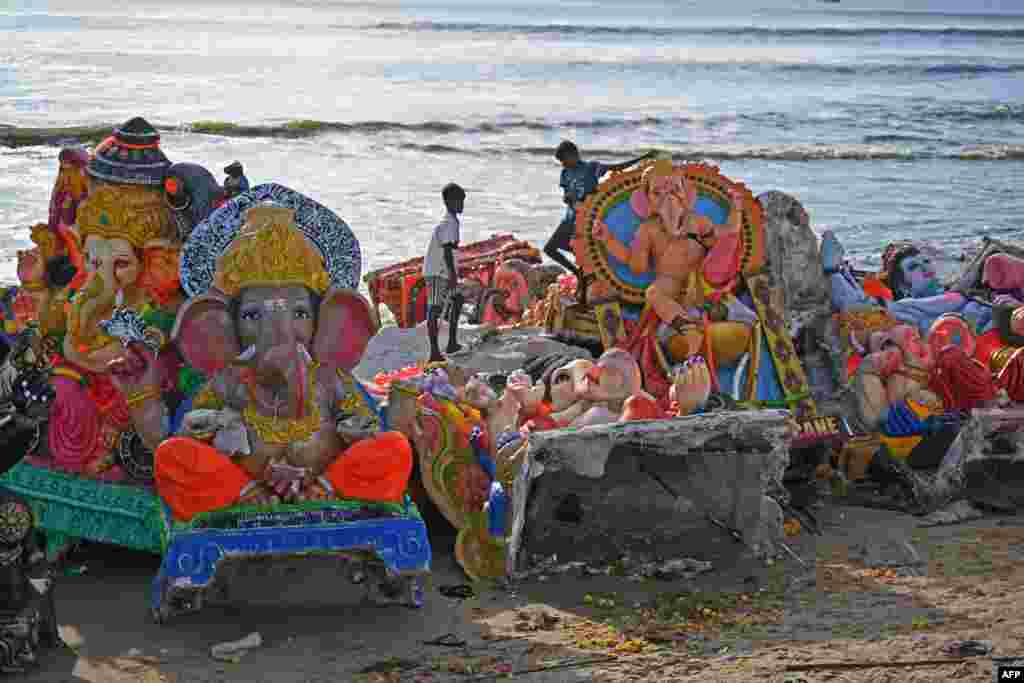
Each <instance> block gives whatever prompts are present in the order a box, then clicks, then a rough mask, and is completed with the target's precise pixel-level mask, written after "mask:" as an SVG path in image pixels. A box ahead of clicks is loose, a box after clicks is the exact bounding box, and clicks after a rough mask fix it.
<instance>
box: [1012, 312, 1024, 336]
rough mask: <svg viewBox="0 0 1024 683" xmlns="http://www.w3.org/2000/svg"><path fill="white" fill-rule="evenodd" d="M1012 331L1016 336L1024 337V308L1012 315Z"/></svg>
mask: <svg viewBox="0 0 1024 683" xmlns="http://www.w3.org/2000/svg"><path fill="white" fill-rule="evenodd" d="M1010 329H1011V330H1013V333H1014V334H1021V335H1024V308H1018V309H1017V310H1015V311H1014V312H1013V314H1012V315H1010Z"/></svg>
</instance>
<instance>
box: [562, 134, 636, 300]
mask: <svg viewBox="0 0 1024 683" xmlns="http://www.w3.org/2000/svg"><path fill="white" fill-rule="evenodd" d="M655 155H656V153H655V152H648V153H647V154H645V155H643V156H642V157H637V158H636V159H630V160H629V161H623V162H622V163H621V164H604V163H601V162H599V161H583V160H582V159H581V158H580V150H579V149H578V148H577V147H576V145H575V144H573V143H572V142H570V141H569V140H563V141H562V142H561V143H560V144H559V145H558V147H557V148H556V149H555V158H556V159H558V160H559V161H560V162H561V163H562V175H561V177H560V178H559V181H558V185H559V187H561V188H562V201H563V202H564V203H565V206H566V209H565V216H564V217H563V218H562V222H561V223H559V224H558V227H557V228H555V233H554V234H553V235H552V236H551V239H549V240H548V242H547V244H545V245H544V253H545V254H547V256H548V258H550V259H551V260H552V261H554V262H555V263H557V264H558V265H560V266H562V267H563V268H565V269H566V270H568V271H569V272H570V273H573V274H574V275H575V276H576V282H577V286H576V292H577V295H578V296H579V299H580V303H584V304H585V303H586V291H587V283H586V282H585V281H584V276H583V273H582V272H581V271H580V269H579V267H578V266H577V265H576V264H575V263H573V262H572V261H570V260H569V259H568V258H567V257H566V256H565V255H564V254H563V253H562V252H568V253H572V251H573V249H572V240H573V237H574V236H575V235H576V210H577V209H578V208H579V207H581V206H582V205H583V202H584V200H585V199H586V198H587V197H588V196H589V195H590V194H592V193H593V192H594V190H596V189H597V185H598V183H599V182H600V181H601V176H603V175H604V174H605V173H608V172H609V171H623V170H625V169H627V168H629V167H630V166H632V165H633V164H636V163H639V162H641V161H643V160H645V159H651V158H653V157H654V156H655Z"/></svg>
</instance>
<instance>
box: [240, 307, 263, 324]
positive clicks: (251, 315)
mask: <svg viewBox="0 0 1024 683" xmlns="http://www.w3.org/2000/svg"><path fill="white" fill-rule="evenodd" d="M240 317H241V318H242V320H249V321H256V320H262V319H263V312H262V311H260V310H259V309H255V308H250V309H248V310H245V311H242V314H241V316H240Z"/></svg>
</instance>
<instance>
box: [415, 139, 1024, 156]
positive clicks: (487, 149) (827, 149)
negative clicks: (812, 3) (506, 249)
mask: <svg viewBox="0 0 1024 683" xmlns="http://www.w3.org/2000/svg"><path fill="white" fill-rule="evenodd" d="M398 146H399V147H400V148H401V149H404V150H413V151H418V152H423V153H426V154H452V155H472V156H508V155H510V154H512V155H514V154H518V155H523V156H540V157H549V156H551V154H552V148H551V147H535V146H520V147H503V146H474V147H459V146H456V145H437V144H419V143H415V142H405V143H401V144H399V145H398ZM657 148H658V149H659V150H660V151H663V152H667V153H669V154H671V155H672V156H673V157H674V158H676V159H685V160H700V159H715V160H723V161H725V160H728V161H733V160H735V161H739V160H744V159H762V160H766V161H830V160H832V161H838V160H846V161H884V160H894V161H920V160H926V159H948V160H959V161H1013V160H1021V159H1024V145H974V146H971V147H962V148H958V149H951V150H932V149H914V148H911V147H910V146H908V145H895V144H859V145H858V144H845V145H844V144H836V145H833V144H786V143H781V144H774V145H741V144H733V145H714V144H711V145H687V146H685V147H666V146H665V145H660V146H657ZM648 151H650V150H649V148H644V149H622V148H617V149H616V148H606V149H601V148H595V147H588V148H587V155H588V156H590V157H593V158H606V159H607V158H628V157H635V156H640V155H641V154H645V153H646V152H648Z"/></svg>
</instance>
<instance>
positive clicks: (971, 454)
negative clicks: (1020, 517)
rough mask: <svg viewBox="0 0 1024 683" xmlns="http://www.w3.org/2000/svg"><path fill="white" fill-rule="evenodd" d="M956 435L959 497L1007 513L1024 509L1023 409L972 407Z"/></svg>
mask: <svg viewBox="0 0 1024 683" xmlns="http://www.w3.org/2000/svg"><path fill="white" fill-rule="evenodd" d="M959 438H960V440H961V442H962V447H963V455H962V464H961V476H962V482H963V496H962V497H964V498H966V499H967V500H969V501H970V502H972V503H975V504H978V505H984V506H987V507H991V508H996V509H998V510H1006V511H1009V512H1013V511H1016V510H1019V509H1021V508H1024V408H993V409H987V410H975V411H973V412H972V413H971V419H970V420H969V421H968V422H967V424H966V425H965V426H964V428H963V431H962V432H961V434H960V437H959ZM951 450H952V449H951Z"/></svg>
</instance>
